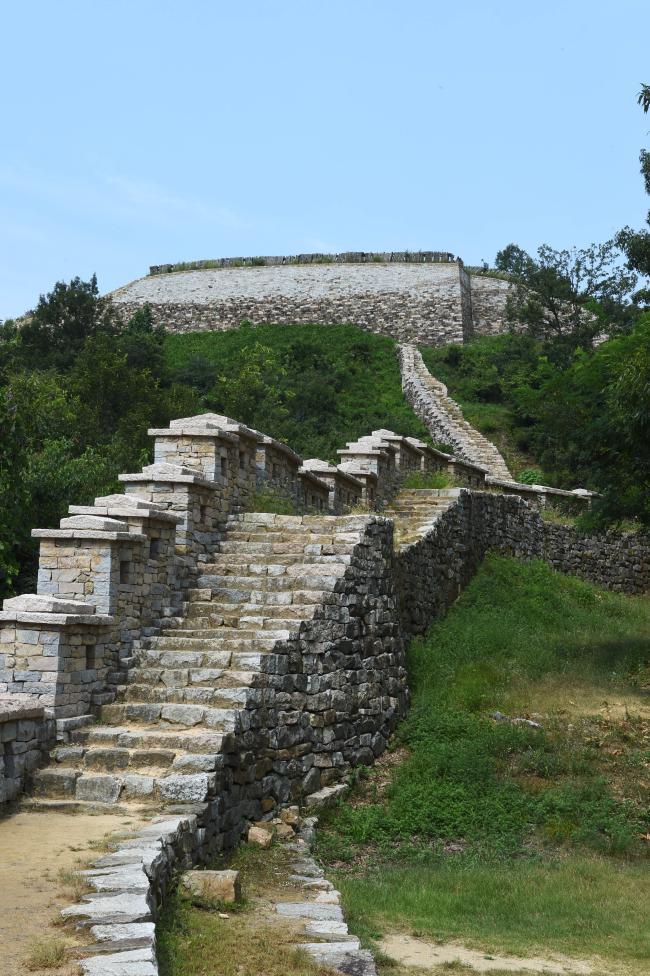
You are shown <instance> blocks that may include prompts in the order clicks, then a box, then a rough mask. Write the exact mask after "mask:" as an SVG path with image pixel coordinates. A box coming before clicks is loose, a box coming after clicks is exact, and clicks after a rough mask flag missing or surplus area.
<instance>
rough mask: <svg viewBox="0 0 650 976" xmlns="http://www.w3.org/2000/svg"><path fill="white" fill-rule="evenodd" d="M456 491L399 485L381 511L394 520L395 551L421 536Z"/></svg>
mask: <svg viewBox="0 0 650 976" xmlns="http://www.w3.org/2000/svg"><path fill="white" fill-rule="evenodd" d="M459 494H460V489H458V488H441V489H429V488H403V489H402V491H400V493H399V494H398V495H397V496H396V497H395V498H394V499H393V501H392V502H391V504H390V505H389V506H388V507H387V508H385V509H384V512H383V514H384V515H385V516H386V518H391V519H393V520H394V522H395V529H394V542H395V549H396V550H397V551H398V552H399V551H400V550H401V549H404V548H405V547H406V546H410V545H412V543H414V542H417V541H418V540H419V539H421V538H422V537H423V536H425V535H426V534H427V532H429V531H430V529H431V528H432V527H433V525H434V524H435V522H436V521H437V520H438V519H439V518H440V516H441V515H443V514H444V512H446V511H447V509H449V508H450V507H451V506H452V505H454V504H455V502H456V500H457V498H458V496H459Z"/></svg>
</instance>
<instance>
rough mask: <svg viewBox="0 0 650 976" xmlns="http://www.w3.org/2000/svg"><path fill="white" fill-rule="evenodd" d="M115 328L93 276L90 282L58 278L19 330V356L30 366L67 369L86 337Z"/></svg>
mask: <svg viewBox="0 0 650 976" xmlns="http://www.w3.org/2000/svg"><path fill="white" fill-rule="evenodd" d="M116 329H117V319H116V316H115V312H114V310H113V308H112V305H111V303H110V301H109V300H108V299H106V298H102V297H101V296H100V294H99V289H98V287H97V278H96V276H95V275H93V276H92V278H91V279H90V281H82V280H81V279H80V278H78V277H77V278H73V279H72V281H71V282H70V283H69V284H66V283H65V282H64V281H57V283H56V284H55V286H54V288H53V289H52V291H51V292H49V293H48V294H47V295H41V297H40V298H39V300H38V305H37V306H36V308H35V310H34V311H33V312H32V313H31V315H30V316H29V317H28V318H27V321H26V322H25V323H24V325H22V326H21V327H20V329H19V336H20V347H21V354H22V358H23V361H24V363H25V365H27V366H28V367H29V368H31V369H34V368H42V369H46V368H48V367H55V368H57V369H63V370H67V369H69V368H70V367H71V365H72V363H73V362H74V360H75V358H76V356H77V354H78V353H79V351H80V350H81V348H82V346H83V344H84V342H85V341H86V339H87V338H89V337H90V336H93V335H97V334H99V333H106V334H110V333H114V332H115V331H116Z"/></svg>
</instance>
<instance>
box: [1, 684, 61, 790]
mask: <svg viewBox="0 0 650 976" xmlns="http://www.w3.org/2000/svg"><path fill="white" fill-rule="evenodd" d="M54 740H55V731H54V720H53V719H51V718H47V717H46V715H45V709H44V708H43V707H42V706H40V705H35V704H34V700H33V698H32V696H31V695H20V694H16V695H13V696H12V697H11V698H3V699H0V809H2V807H3V806H4V805H5V804H7V803H11V802H12V801H13V800H16V799H18V797H19V796H20V794H21V793H22V792H23V790H24V789H25V787H26V786H28V785H29V781H30V777H31V774H32V773H33V771H34V770H35V769H38V767H39V766H42V765H43V764H44V762H46V760H47V754H48V751H49V749H51V748H52V746H53V745H54Z"/></svg>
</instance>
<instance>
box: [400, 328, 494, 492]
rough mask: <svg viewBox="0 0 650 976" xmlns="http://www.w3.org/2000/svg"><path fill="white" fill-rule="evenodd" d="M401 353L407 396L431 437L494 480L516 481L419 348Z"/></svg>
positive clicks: (404, 347) (407, 349) (406, 347)
mask: <svg viewBox="0 0 650 976" xmlns="http://www.w3.org/2000/svg"><path fill="white" fill-rule="evenodd" d="M399 353H400V365H401V369H402V386H403V389H404V393H405V394H406V396H407V398H408V399H409V401H410V402H411V405H412V406H413V408H414V410H415V412H416V413H417V414H418V416H419V417H420V418H421V419H422V420H423V421H424V423H425V424H426V425H427V427H428V428H429V431H430V433H431V435H432V436H433V437H434V438H437V439H441V440H444V441H447V442H449V443H450V444H451V445H452V446H453V448H454V450H455V451H457V452H458V453H459V454H460V456H461V457H465V458H466V459H467V460H468V461H472V462H473V463H474V464H479V465H481V466H482V467H484V468H487V470H488V471H489V473H490V475H491V476H492V477H493V478H497V479H499V480H503V481H513V476H512V474H511V473H510V471H509V469H508V466H507V464H506V462H505V461H504V459H503V457H502V456H501V454H500V452H499V451H498V450H497V448H496V447H495V445H494V444H493V443H492V442H491V441H489V440H488V439H487V437H484V436H483V435H482V434H480V433H479V432H478V431H477V430H476V429H475V428H474V427H472V425H471V424H469V423H468V422H467V420H465V417H464V416H463V411H462V410H461V408H460V407H459V406H458V404H457V403H456V401H455V400H452V398H451V397H450V396H449V394H448V391H447V387H446V386H445V384H444V383H441V382H440V381H439V380H437V379H436V378H435V377H434V376H432V375H431V373H430V372H429V370H428V369H427V367H426V365H425V363H424V360H423V359H422V356H421V354H420V352H419V351H418V349H417V348H416V347H415V346H411V345H402V346H400V347H399Z"/></svg>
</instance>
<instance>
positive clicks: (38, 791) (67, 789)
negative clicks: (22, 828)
mask: <svg viewBox="0 0 650 976" xmlns="http://www.w3.org/2000/svg"><path fill="white" fill-rule="evenodd" d="M214 784H215V774H214V773H206V772H198V773H196V772H194V773H183V772H170V773H169V774H168V775H166V776H160V777H157V776H150V775H138V774H135V773H132V774H129V773H124V774H122V775H115V774H111V773H87V772H84V771H82V770H79V769H49V768H48V769H41V770H37V772H36V774H35V776H34V794H35V796H37V797H40V798H57V797H58V798H65V799H74V800H77V801H82V802H87V803H101V804H107V805H114V804H117V803H118V801H120V800H122V801H124V800H137V801H138V802H139V803H146V802H156V803H157V804H161V803H162V804H163V805H164V804H165V803H178V802H188V803H197V802H202V801H203V800H206V799H207V798H208V796H209V795H210V792H211V791H212V790H213V788H214Z"/></svg>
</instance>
